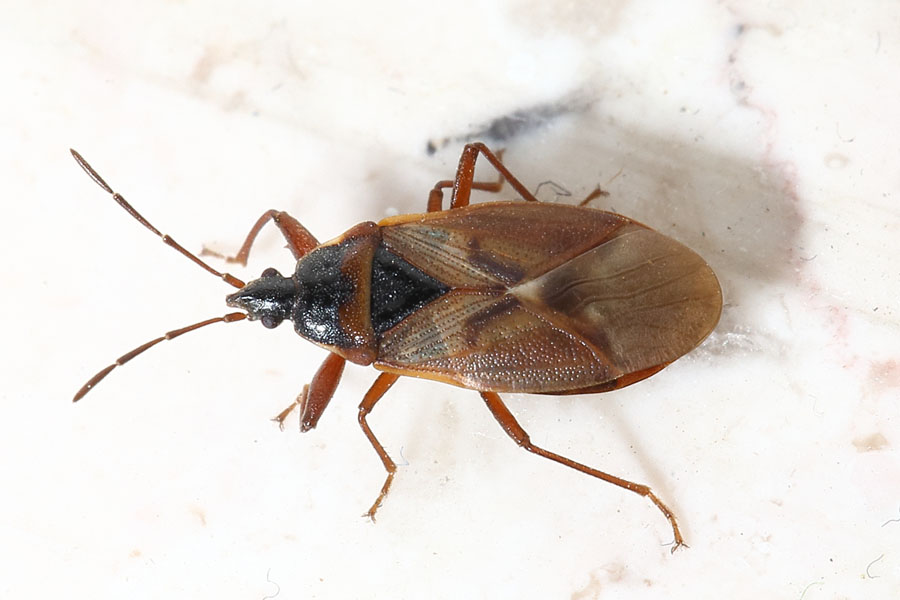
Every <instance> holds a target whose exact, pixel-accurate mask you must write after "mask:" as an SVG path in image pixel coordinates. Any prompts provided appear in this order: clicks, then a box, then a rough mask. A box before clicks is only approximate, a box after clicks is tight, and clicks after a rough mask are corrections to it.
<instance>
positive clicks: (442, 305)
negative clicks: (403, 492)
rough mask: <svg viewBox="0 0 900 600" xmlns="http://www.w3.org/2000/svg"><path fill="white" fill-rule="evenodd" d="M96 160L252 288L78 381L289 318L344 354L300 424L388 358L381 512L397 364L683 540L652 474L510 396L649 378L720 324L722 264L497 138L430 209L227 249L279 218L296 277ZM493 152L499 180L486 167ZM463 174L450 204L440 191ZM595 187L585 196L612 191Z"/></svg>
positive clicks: (325, 368)
mask: <svg viewBox="0 0 900 600" xmlns="http://www.w3.org/2000/svg"><path fill="white" fill-rule="evenodd" d="M72 153H73V155H74V156H75V158H76V160H77V161H78V162H79V164H80V165H81V166H82V167H83V168H84V169H85V171H86V172H87V173H88V174H89V175H90V176H91V177H92V178H93V179H94V181H96V182H97V183H98V184H99V185H100V186H101V187H103V188H104V189H105V190H106V191H107V192H108V193H110V194H112V196H113V198H114V199H115V200H116V201H117V202H118V203H119V204H120V205H121V206H122V207H123V208H125V210H127V211H128V212H129V214H131V215H132V216H133V217H134V218H135V219H137V220H138V221H140V222H141V223H142V224H143V225H144V226H145V227H147V228H148V229H150V230H151V231H152V232H153V233H155V234H156V235H158V236H160V237H161V238H162V239H163V241H164V242H165V243H166V244H168V245H170V246H172V247H173V248H175V249H176V250H178V251H179V252H181V253H182V254H183V255H185V256H186V257H188V258H190V259H191V260H192V261H194V262H195V263H197V264H198V265H200V266H201V267H203V268H204V269H206V270H207V271H209V272H210V273H212V274H214V275H216V276H218V277H221V278H222V279H223V280H224V281H226V282H227V283H229V284H230V285H232V286H234V287H236V288H238V291H237V292H235V293H233V294H231V295H230V296H228V297H227V304H228V305H229V306H232V307H235V308H239V309H241V310H243V311H245V312H240V313H230V314H228V315H225V316H222V317H217V318H213V319H208V320H206V321H202V322H200V323H196V324H194V325H190V326H188V327H185V328H182V329H178V330H175V331H171V332H169V333H167V334H165V335H164V336H161V337H159V338H156V339H154V340H152V341H150V342H148V343H146V344H143V345H141V346H139V347H138V348H136V349H135V350H132V351H131V352H128V353H126V354H125V355H123V356H122V357H120V358H119V359H118V360H117V361H116V362H115V363H113V364H112V365H110V366H108V367H106V368H105V369H103V370H101V371H100V372H99V373H97V374H96V375H95V376H94V377H93V378H91V379H90V380H89V381H88V383H86V384H85V385H84V386H83V387H82V388H81V390H79V391H78V393H77V394H76V395H75V400H76V401H77V400H79V399H80V398H82V397H83V396H84V395H85V394H86V393H87V392H88V391H90V390H91V389H92V388H93V387H94V386H95V385H96V384H97V383H98V382H99V381H100V380H102V379H103V378H104V377H106V375H108V374H109V373H110V372H111V371H112V370H113V369H115V368H116V367H117V366H120V365H122V364H124V363H125V362H127V361H129V360H131V359H132V358H134V357H135V356H137V355H138V354H140V353H142V352H144V351H145V350H147V349H148V348H150V347H153V346H154V345H156V344H157V343H159V342H162V341H164V340H167V339H172V338H174V337H177V336H179V335H182V334H184V333H187V332H189V331H193V330H194V329H198V328H200V327H203V326H205V325H208V324H212V323H217V322H226V323H227V322H233V321H238V320H243V319H245V318H249V319H251V320H259V321H260V322H261V323H262V324H263V325H264V326H265V327H267V328H272V327H276V326H277V325H279V324H280V323H281V322H282V321H284V320H290V321H292V322H293V324H294V329H295V330H296V332H297V333H299V334H300V335H301V336H303V337H304V338H306V339H308V340H310V341H312V342H314V343H316V344H318V345H320V346H322V347H324V348H325V349H327V350H328V351H329V352H330V353H329V355H328V357H327V358H326V359H325V361H324V362H323V364H322V366H321V367H320V368H319V371H318V372H317V373H316V374H315V376H314V377H313V378H312V380H311V382H310V384H309V385H307V386H305V387H304V389H303V391H302V393H301V394H300V395H299V396H298V398H297V400H296V401H295V402H294V403H293V404H292V405H291V406H290V407H288V408H287V409H286V410H285V411H283V412H282V413H281V414H280V415H278V417H277V418H276V419H277V420H278V421H279V423H280V424H283V422H284V420H285V418H286V417H287V415H288V414H289V413H290V412H291V410H292V409H294V408H299V410H300V423H301V431H308V430H310V429H312V428H313V427H315V425H316V423H317V422H318V420H319V418H320V417H321V415H322V412H323V411H324V410H325V408H326V407H327V405H328V403H329V402H330V400H331V398H332V396H333V394H334V392H335V389H336V388H337V384H338V382H339V380H340V377H341V374H342V372H343V367H344V363H345V361H346V360H349V361H351V362H354V363H357V364H361V365H370V364H372V365H374V366H375V368H376V369H379V370H381V371H383V373H382V374H381V375H380V376H379V377H378V379H377V380H376V381H375V383H374V384H373V385H372V387H371V388H370V389H369V391H368V392H367V393H366V395H365V397H364V398H363V400H362V402H361V404H360V406H359V423H360V426H361V427H362V430H363V432H364V433H365V435H366V437H367V438H368V439H369V441H370V443H371V444H372V446H373V447H374V449H375V451H376V452H377V453H378V455H379V458H380V459H381V461H382V464H383V465H384V467H385V469H386V471H387V473H388V475H387V479H386V480H385V483H384V485H383V487H382V489H381V492H380V494H379V496H378V498H377V499H376V500H375V503H374V504H373V505H372V507H371V508H370V509H369V512H368V515H369V516H370V517H373V518H374V515H375V512H376V511H377V509H378V507H379V506H380V505H381V502H382V500H383V499H384V497H385V496H386V494H387V492H388V490H389V488H390V486H391V482H392V481H393V476H394V473H395V472H396V464H395V463H394V462H393V460H391V458H390V456H388V454H387V452H386V451H385V450H384V447H383V446H382V445H381V443H380V442H379V441H378V439H377V438H376V437H375V435H374V434H373V432H372V430H371V429H370V427H369V425H368V422H367V420H366V419H367V416H368V414H369V413H370V412H371V411H372V409H373V408H374V406H375V405H376V403H377V402H378V401H379V400H380V399H381V397H382V396H383V395H384V394H385V392H387V390H388V389H390V387H391V386H392V385H393V384H394V382H396V380H397V379H398V378H399V377H400V376H413V377H422V378H426V379H434V380H437V381H441V382H445V383H450V384H453V385H457V386H460V387H464V388H469V389H473V390H477V391H478V392H480V394H481V396H482V398H483V399H484V401H485V403H486V405H487V408H488V409H489V410H490V411H491V413H492V414H493V416H494V417H495V418H496V419H497V421H498V422H499V423H500V425H501V427H502V428H503V429H504V431H505V432H506V433H507V434H508V435H509V436H510V437H512V438H513V439H514V440H515V441H516V443H517V444H519V445H520V446H522V447H523V448H525V449H526V450H528V451H530V452H532V453H534V454H537V455H540V456H543V457H545V458H548V459H550V460H553V461H555V462H558V463H560V464H563V465H565V466H568V467H570V468H573V469H576V470H578V471H581V472H582V473H585V474H588V475H591V476H593V477H596V478H599V479H602V480H604V481H607V482H610V483H613V484H615V485H618V486H620V487H623V488H625V489H628V490H630V491H632V492H635V493H637V494H640V495H641V496H644V497H647V498H649V499H650V500H651V501H652V502H653V503H654V504H655V505H656V506H657V507H658V508H659V509H660V510H661V511H662V512H663V514H664V515H665V516H666V518H667V519H668V520H669V522H670V524H671V526H672V530H673V533H674V536H675V544H674V546H673V550H674V549H675V548H677V547H679V546H681V545H683V543H684V541H683V538H682V536H681V533H680V531H679V528H678V525H677V522H676V520H675V516H674V514H673V513H672V511H671V510H670V509H669V508H668V507H667V506H666V505H665V504H663V502H662V501H661V500H660V499H659V498H657V497H656V495H655V494H654V493H653V492H652V491H651V490H650V488H649V487H647V486H646V485H642V484H638V483H633V482H631V481H628V480H625V479H622V478H619V477H616V476H614V475H610V474H608V473H604V472H602V471H599V470H597V469H594V468H592V467H588V466H586V465H583V464H581V463H577V462H575V461H573V460H572V459H569V458H566V457H564V456H561V455H558V454H554V453H552V452H549V451H547V450H545V449H543V448H541V447H538V446H536V445H534V444H532V443H531V441H530V438H529V436H528V434H527V433H526V432H525V430H524V429H522V427H521V426H520V425H519V424H518V422H517V421H516V419H515V417H514V416H513V415H512V413H511V412H510V411H509V409H508V408H507V407H506V406H505V405H504V404H503V401H502V400H501V398H500V396H499V395H498V393H503V392H521V393H534V394H553V395H559V394H579V393H593V392H603V391H608V390H612V389H617V388H621V387H624V386H626V385H630V384H632V383H634V382H636V381H640V380H641V379H644V378H646V377H649V376H650V375H653V374H654V373H656V372H657V371H659V370H660V369H662V368H664V367H665V366H666V365H668V364H669V363H671V362H672V361H674V360H676V359H677V358H678V357H680V356H682V355H684V354H685V353H687V352H689V351H691V350H692V349H693V348H695V347H696V346H697V345H698V344H700V342H701V341H703V339H704V338H705V337H706V336H707V335H708V334H709V333H710V332H711V331H712V330H713V328H714V327H715V325H716V323H717V321H718V319H719V314H720V312H721V309H722V293H721V289H720V287H719V283H718V281H717V279H716V276H715V274H714V273H713V271H712V270H711V269H710V268H709V266H708V265H707V264H706V263H705V262H704V261H703V259H702V258H700V257H699V256H698V255H697V254H696V253H694V252H693V251H692V250H690V249H688V248H687V247H686V246H684V245H682V244H680V243H678V242H676V241H674V240H672V239H671V238H669V237H667V236H665V235H662V234H660V233H658V232H656V231H654V230H652V229H650V228H648V227H646V226H645V225H642V224H640V223H638V222H636V221H633V220H631V219H629V218H627V217H623V216H621V215H618V214H614V213H609V212H604V211H601V210H595V209H592V208H587V207H584V206H568V205H559V204H544V203H541V202H538V201H537V199H536V198H535V197H534V196H533V195H532V194H531V193H530V192H529V191H528V190H527V189H526V188H525V187H524V186H523V185H522V184H521V183H520V182H519V181H518V180H517V179H516V178H515V177H514V176H513V175H512V174H511V173H510V172H509V171H508V170H507V169H506V167H505V166H504V165H503V164H502V162H500V158H499V156H497V155H494V154H493V153H492V152H491V151H490V150H488V149H487V147H485V146H484V145H483V144H469V145H467V146H466V148H465V150H464V151H463V154H462V156H461V158H460V164H459V168H458V170H457V174H456V178H455V179H454V180H445V181H440V182H438V183H437V184H436V185H435V186H434V188H433V189H432V191H431V194H430V195H429V199H428V212H427V213H424V214H413V215H401V216H397V217H392V218H388V219H384V220H382V221H381V222H379V223H377V224H376V223H372V222H365V223H361V224H359V225H357V226H355V227H353V228H351V229H350V230H348V231H347V232H345V233H344V234H343V235H341V236H339V237H338V238H336V239H334V240H332V241H330V242H326V243H324V244H319V243H318V241H316V239H315V237H313V236H312V234H310V233H309V232H308V231H307V230H306V229H305V228H304V227H303V226H302V225H301V224H300V223H299V222H298V221H296V220H295V219H294V218H293V217H291V216H290V215H288V214H287V213H284V212H279V211H275V210H270V211H267V212H266V213H265V214H263V215H262V217H260V219H259V220H258V221H257V222H256V224H255V225H254V227H253V228H252V229H251V231H250V234H249V235H248V236H247V239H246V240H245V242H244V245H243V246H242V247H241V249H240V251H239V252H238V253H237V255H235V256H234V257H229V258H228V259H227V260H228V261H230V262H238V263H241V264H246V261H247V257H248V255H249V252H250V248H251V246H252V244H253V242H254V240H255V238H256V236H257V234H258V233H259V231H260V230H261V229H262V227H263V226H264V225H265V224H266V223H268V222H269V221H272V222H274V223H275V225H276V226H277V227H278V229H279V230H280V231H281V233H282V234H283V235H284V237H285V239H286V240H287V243H288V248H289V249H290V250H291V252H292V253H293V254H294V257H295V258H296V259H297V263H296V267H295V270H294V273H293V274H291V275H290V276H282V275H281V274H279V273H278V272H277V271H276V270H275V269H266V270H265V271H263V273H262V276H261V277H260V278H259V279H256V280H254V281H251V282H250V283H247V284H244V282H242V281H241V280H239V279H237V278H236V277H234V276H232V275H230V274H228V273H220V272H218V271H216V270H215V269H213V268H212V267H210V266H209V265H208V264H206V263H205V262H203V261H202V260H200V259H199V258H198V257H197V256H195V255H193V254H191V253H190V252H188V251H187V250H185V249H184V248H183V247H182V246H180V245H179V244H178V243H177V242H175V241H174V240H173V239H172V238H170V237H169V236H167V235H163V234H162V233H160V232H159V230H157V229H156V228H155V227H153V226H152V225H150V223H149V222H147V221H146V220H145V219H144V218H143V217H142V216H141V215H140V214H139V213H138V212H137V211H136V210H134V208H133V207H132V206H131V205H130V204H129V203H128V202H127V201H126V200H125V199H124V198H123V197H122V196H121V195H119V194H117V193H115V192H113V190H112V189H111V188H110V187H109V185H107V184H106V182H105V181H104V180H103V179H102V178H101V177H100V176H99V175H98V174H97V172H96V171H94V170H93V169H92V168H91V167H90V165H88V164H87V162H85V161H84V159H83V158H81V156H80V155H78V154H77V153H76V152H74V151H73V152H72ZM479 154H480V155H483V156H484V157H485V158H486V159H487V160H488V161H490V162H491V164H492V165H493V166H494V167H495V168H496V169H497V171H498V172H499V173H500V175H501V178H500V180H498V181H497V182H476V181H474V180H473V174H474V168H475V160H476V159H477V157H478V156H479ZM504 181H506V182H508V183H509V184H510V185H511V186H512V187H513V188H514V189H515V190H516V191H517V192H518V193H519V195H520V196H521V197H522V198H524V199H525V200H528V202H489V203H483V204H478V205H473V206H470V205H469V196H470V193H471V190H473V189H480V190H486V191H494V192H496V191H499V190H500V187H501V186H502V184H503V182H504ZM450 187H452V188H453V195H452V198H451V202H450V209H449V210H443V209H442V206H441V205H442V200H443V190H444V189H446V188H450ZM602 193H603V192H601V191H600V190H599V188H598V190H596V191H595V192H594V193H593V194H591V195H590V196H588V198H586V199H585V201H584V202H583V203H582V205H583V204H585V203H586V202H587V201H589V200H591V199H592V198H594V197H596V196H598V195H600V194H602Z"/></svg>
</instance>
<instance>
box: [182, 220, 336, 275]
mask: <svg viewBox="0 0 900 600" xmlns="http://www.w3.org/2000/svg"><path fill="white" fill-rule="evenodd" d="M269 221H273V222H274V223H275V225H276V226H277V227H278V230H279V231H280V232H281V235H283V236H284V239H285V240H287V247H288V249H289V250H290V251H291V254H293V255H294V258H295V259H299V258H300V257H301V256H304V255H306V254H307V253H308V252H309V251H310V250H312V249H313V248H315V247H316V246H318V245H319V242H318V241H317V240H316V238H315V237H313V234H311V233H310V232H309V230H308V229H306V227H304V226H303V225H301V224H300V221H298V220H297V219H295V218H294V217H292V216H291V215H289V214H287V213H286V212H282V211H279V210H267V211H266V212H265V213H263V215H262V216H261V217H260V218H259V219H257V221H256V223H255V224H254V225H253V228H252V229H250V233H249V234H247V239H245V240H244V244H243V245H242V246H241V249H240V250H238V252H237V254H235V255H234V256H224V255H222V254H219V253H218V252H213V251H212V250H207V249H206V248H204V249H203V251H202V252H201V253H200V254H203V255H212V256H218V257H219V258H223V259H225V262H230V263H239V264H241V265H243V266H247V257H248V256H250V248H251V246H253V242H255V241H256V236H257V235H259V232H260V230H261V229H262V228H263V227H264V226H265V225H266V223H268V222H269Z"/></svg>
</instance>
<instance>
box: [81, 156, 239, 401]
mask: <svg viewBox="0 0 900 600" xmlns="http://www.w3.org/2000/svg"><path fill="white" fill-rule="evenodd" d="M69 151H70V152H71V153H72V156H73V157H75V161H76V162H77V163H78V164H79V165H80V166H81V168H82V169H84V171H85V173H87V174H88V175H90V177H91V179H93V180H94V182H95V183H96V184H97V185H99V186H100V187H102V188H103V189H104V190H106V192H107V193H108V194H109V195H111V196H112V197H113V200H115V201H116V202H117V203H118V204H119V206H121V207H122V208H124V209H125V211H126V212H128V214H129V215H131V216H132V217H134V218H135V219H136V220H137V221H138V222H139V223H140V224H141V225H143V226H144V227H146V228H147V229H149V230H150V231H152V232H153V233H155V234H156V235H157V236H159V237H160V238H161V239H162V241H163V242H165V244H166V245H168V246H171V247H172V248H174V249H175V250H177V251H178V252H180V253H181V254H182V255H184V256H186V257H187V258H189V259H191V261H193V262H194V263H196V264H197V265H199V266H201V267H203V269H205V270H206V271H208V272H209V273H212V274H213V275H215V276H216V277H218V278H219V279H221V280H222V281H224V282H225V283H227V284H229V285H231V286H234V287H236V288H238V289H241V288H242V287H244V285H245V284H244V282H243V281H241V280H240V279H238V278H237V277H235V276H234V275H231V274H230V273H220V272H219V271H217V270H215V269H213V268H212V267H211V266H209V265H208V264H206V263H205V262H203V261H202V260H200V259H199V258H197V256H196V255H194V254H192V253H191V252H189V251H188V250H187V249H185V248H184V246H182V245H181V244H179V243H178V242H176V241H175V240H173V239H172V238H171V237H169V236H168V235H165V234H163V233H161V232H160V231H159V229H157V228H156V227H154V226H153V225H151V224H150V222H149V221H147V219H145V218H144V217H143V216H141V214H140V213H139V212H138V211H136V210H135V209H134V207H133V206H131V204H129V203H128V201H127V200H125V197H124V196H122V195H121V194H119V193H118V192H114V191H113V189H112V188H111V187H109V184H107V183H106V181H104V180H103V178H102V177H100V174H99V173H97V171H95V170H94V168H93V167H92V166H91V165H90V164H88V162H87V161H86V160H84V158H83V157H82V156H81V155H80V154H78V152H76V151H75V150H72V149H69ZM246 318H247V315H246V314H244V313H242V312H235V313H229V314H227V315H224V316H221V317H214V318H212V319H206V320H205V321H200V322H199V323H194V324H193V325H188V326H187V327H182V328H181V329H175V330H173V331H169V332H168V333H166V334H164V335H162V336H160V337H158V338H156V339H154V340H151V341H149V342H146V343H144V344H141V345H140V346H138V347H137V348H135V349H134V350H131V351H130V352H127V353H126V354H123V355H122V356H120V357H119V358H117V359H116V362H114V363H113V364H111V365H109V366H108V367H106V368H105V369H103V370H101V371H100V372H99V373H97V374H96V375H94V376H93V377H91V378H90V379H89V380H88V382H87V383H85V384H84V385H83V386H82V387H81V389H80V390H78V392H77V393H76V394H75V397H74V398H73V399H72V402H78V401H79V400H81V399H82V398H83V397H84V396H85V394H87V393H88V392H89V391H91V390H92V389H93V388H94V386H95V385H97V384H98V383H100V382H101V381H102V380H103V378H104V377H106V376H107V375H109V373H110V371H112V370H113V369H115V368H116V367H120V366H122V365H124V364H125V363H127V362H128V361H129V360H131V359H132V358H134V357H135V356H137V355H139V354H142V353H144V352H145V351H147V350H149V349H150V348H152V347H153V346H155V345H157V344H158V343H160V342H164V341H166V340H171V339H174V338H176V337H178V336H180V335H183V334H185V333H188V332H189V331H194V330H195V329H200V328H201V327H206V326H207V325H212V324H213V323H233V322H235V321H242V320H244V319H246Z"/></svg>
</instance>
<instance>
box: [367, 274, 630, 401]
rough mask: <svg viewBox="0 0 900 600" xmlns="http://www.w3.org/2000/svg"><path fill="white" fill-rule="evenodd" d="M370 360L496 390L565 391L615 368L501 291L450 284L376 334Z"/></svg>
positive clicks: (603, 376)
mask: <svg viewBox="0 0 900 600" xmlns="http://www.w3.org/2000/svg"><path fill="white" fill-rule="evenodd" d="M375 365H376V367H378V368H380V369H382V370H388V371H392V372H397V373H400V374H403V375H412V376H417V377H425V378H428V379H438V380H440V381H445V382H448V383H454V384H456V385H460V386H463V387H467V388H472V389H476V390H482V391H495V392H532V393H565V392H566V391H569V390H576V389H582V388H586V387H591V386H596V385H598V384H599V383H602V382H606V381H610V380H612V379H615V378H616V377H617V376H618V375H620V373H618V372H617V371H616V370H615V369H614V368H611V366H610V365H609V364H608V363H607V362H605V361H603V360H598V356H597V353H596V352H595V351H594V349H592V348H591V347H590V346H589V345H588V344H586V343H584V341H583V340H581V339H579V336H577V335H574V334H572V333H570V332H568V331H565V330H564V329H561V328H559V327H556V326H554V325H553V324H552V323H550V322H548V321H547V320H546V319H544V318H542V317H540V316H539V315H536V314H534V313H533V312H532V311H530V310H528V309H527V308H525V307H524V306H522V304H521V303H520V302H519V300H518V299H516V298H515V297H513V296H511V295H509V294H505V293H498V294H486V293H473V292H468V291H461V290H457V291H453V292H450V293H449V294H446V295H444V296H442V297H441V298H439V299H437V300H435V301H434V302H432V303H431V304H429V305H427V306H425V307H424V308H422V309H420V310H418V311H416V312H415V313H413V314H412V315H410V316H409V317H407V318H406V319H404V320H403V321H402V322H400V323H399V324H398V325H397V326H395V327H394V328H393V329H391V330H390V331H389V332H388V333H386V334H385V335H384V336H383V337H382V341H381V345H380V347H379V351H378V360H377V361H376V363H375Z"/></svg>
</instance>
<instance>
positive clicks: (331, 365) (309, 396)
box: [272, 353, 347, 433]
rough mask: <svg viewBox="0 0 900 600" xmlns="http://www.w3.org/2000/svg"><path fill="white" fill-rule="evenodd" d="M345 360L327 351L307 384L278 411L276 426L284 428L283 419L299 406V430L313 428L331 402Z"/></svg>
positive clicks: (275, 419)
mask: <svg viewBox="0 0 900 600" xmlns="http://www.w3.org/2000/svg"><path fill="white" fill-rule="evenodd" d="M346 362H347V360H346V359H345V358H344V357H342V356H339V355H337V354H333V353H329V354H328V357H327V358H326V359H325V360H324V362H322V366H320V367H319V370H318V371H316V374H315V375H313V378H312V381H310V382H309V385H304V386H303V391H302V392H300V395H299V396H297V399H296V400H295V401H294V402H293V403H292V404H291V405H290V406H288V407H287V408H286V409H284V410H283V411H281V412H280V413H278V416H277V417H275V418H273V419H272V420H273V421H276V422H277V423H278V427H279V428H281V429H282V430H283V429H284V420H285V419H287V417H288V415H289V414H291V412H292V411H293V410H294V409H295V408H297V407H298V406H299V407H300V432H301V433H305V432H307V431H309V430H310V429H313V428H315V426H316V424H317V423H318V422H319V417H321V416H322V412H323V411H324V410H325V408H326V407H327V406H328V403H329V402H331V398H332V396H334V391H335V390H336V389H337V385H338V383H339V382H340V380H341V375H342V374H343V373H344V364H346Z"/></svg>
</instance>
